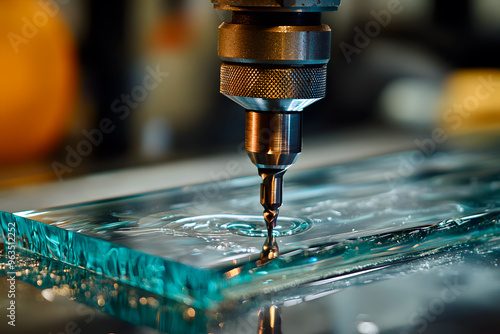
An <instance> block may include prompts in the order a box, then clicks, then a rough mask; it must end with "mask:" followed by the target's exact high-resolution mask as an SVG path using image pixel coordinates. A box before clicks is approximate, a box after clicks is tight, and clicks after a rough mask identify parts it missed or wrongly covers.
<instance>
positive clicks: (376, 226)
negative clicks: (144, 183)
mask: <svg viewBox="0 0 500 334" xmlns="http://www.w3.org/2000/svg"><path fill="white" fill-rule="evenodd" d="M498 156H499V155H498V154H497V153H496V152H476V153H463V152H461V153H460V152H450V153H436V154H434V155H433V156H431V157H428V158H426V159H424V158H423V154H422V153H421V152H418V151H414V152H404V153H400V154H393V155H388V156H382V157H376V158H371V159H366V160H362V161H357V162H353V163H349V164H344V165H339V166H330V167H325V168H321V169H316V170H310V171H306V172H300V173H290V174H289V175H287V178H286V183H285V193H284V194H285V195H284V201H285V202H284V206H283V208H282V210H281V214H280V220H279V221H278V228H277V241H278V245H279V248H280V251H281V255H280V257H279V258H278V259H276V260H273V261H271V262H269V263H267V264H264V265H262V264H261V263H259V261H258V260H259V255H260V252H261V249H262V245H263V243H264V238H263V237H262V235H263V231H264V230H265V226H264V221H263V219H261V218H260V216H259V215H258V214H259V213H260V212H261V211H262V208H261V207H260V205H259V199H258V191H259V187H258V184H259V182H260V180H259V179H258V178H257V177H250V178H243V179H237V180H232V181H221V182H218V183H211V184H205V185H198V186H190V187H185V188H181V189H173V190H167V191H163V192H156V193H151V194H141V195H138V196H132V197H128V198H121V199H112V200H106V201H100V202H95V203H86V204H81V205H75V206H70V207H62V208H55V209H47V210H40V211H27V212H21V213H17V214H15V215H11V214H8V213H2V214H1V220H2V230H3V237H4V241H6V240H7V233H6V231H7V230H8V228H9V223H10V224H12V223H14V224H15V227H16V228H15V233H16V241H17V243H18V246H19V247H20V248H22V249H25V250H28V251H31V252H35V253H38V254H41V255H43V256H44V257H48V258H50V259H51V261H52V262H54V263H61V265H62V264H63V263H65V264H70V265H72V266H76V267H79V268H80V269H78V270H79V271H81V274H82V275H90V276H92V275H97V276H98V277H102V278H103V279H111V280H113V282H115V283H118V284H125V285H126V286H130V287H133V288H137V289H140V290H141V291H145V292H147V293H151V294H154V295H155V296H159V298H160V297H161V298H164V297H165V298H168V299H170V300H174V301H176V302H179V303H181V304H182V305H190V306H193V307H194V308H196V309H201V310H209V311H213V310H222V309H226V310H229V309H232V308H234V305H239V303H241V302H243V301H245V302H247V306H246V307H247V308H250V306H251V305H256V304H255V303H257V304H258V301H259V300H262V299H263V298H272V299H273V301H274V302H276V303H284V302H286V301H288V300H291V299H295V298H298V296H303V295H309V294H311V293H313V294H318V293H322V292H324V291H327V290H328V289H329V288H327V286H328V284H326V285H324V284H315V283H314V282H321V281H323V280H325V279H330V278H332V277H334V278H335V277H337V278H339V279H344V278H345V277H347V276H348V275H354V274H356V273H366V272H368V271H371V270H374V271H375V272H377V271H378V269H379V268H385V267H387V266H389V267H391V268H393V267H394V266H396V265H401V263H403V262H405V261H407V260H412V259H417V258H420V257H424V256H429V255H432V254H439V253H442V252H445V251H446V252H451V251H455V250H457V249H461V248H464V247H475V246H477V245H481V244H484V243H485V242H493V241H495V240H496V239H497V238H498V237H499V236H500V225H499V224H498V218H499V216H500V212H499V211H498V210H499V209H500V158H499V157H498ZM52 262H51V263H52ZM68 268H74V267H71V266H70V267H68ZM51 284H52V283H51ZM113 284H114V283H113ZM83 293H84V295H85V292H83ZM91 296H92V298H94V297H95V296H94V295H93V293H91ZM248 302H249V303H248Z"/></svg>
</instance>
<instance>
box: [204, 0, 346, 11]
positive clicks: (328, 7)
mask: <svg viewBox="0 0 500 334" xmlns="http://www.w3.org/2000/svg"><path fill="white" fill-rule="evenodd" d="M212 3H213V4H214V7H215V8H216V9H223V10H248V8H252V10H258V8H259V7H260V8H262V9H263V10H266V11H269V10H273V9H274V10H282V11H310V12H324V11H335V10H337V9H338V7H339V6H340V0H212Z"/></svg>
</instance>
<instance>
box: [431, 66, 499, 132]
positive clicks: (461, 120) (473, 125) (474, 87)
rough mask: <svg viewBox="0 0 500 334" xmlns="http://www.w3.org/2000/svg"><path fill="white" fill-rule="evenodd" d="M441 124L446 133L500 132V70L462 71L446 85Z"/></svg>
mask: <svg viewBox="0 0 500 334" xmlns="http://www.w3.org/2000/svg"><path fill="white" fill-rule="evenodd" d="M439 119H440V123H441V127H442V128H443V130H444V131H445V132H446V134H448V135H450V136H462V135H472V134H479V133H482V134H491V133H492V132H493V133H494V132H497V133H498V132H499V131H500V70H498V69H483V70H462V71H457V72H455V73H454V74H452V75H451V76H450V77H449V78H448V80H447V82H446V83H445V91H444V98H443V102H442V108H441V117H440V118H439Z"/></svg>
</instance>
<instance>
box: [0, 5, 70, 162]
mask: <svg viewBox="0 0 500 334" xmlns="http://www.w3.org/2000/svg"><path fill="white" fill-rule="evenodd" d="M59 7H60V6H59V4H58V2H57V1H32V0H2V1H0V36H2V38H0V164H5V163H14V162H16V163H17V162H23V161H35V160H37V159H42V158H43V157H46V156H47V155H48V154H50V153H52V152H53V151H54V150H55V149H56V148H57V146H58V145H59V144H60V143H61V140H62V139H63V138H64V136H65V135H66V132H67V131H68V125H69V121H70V117H71V115H72V111H73V102H74V100H75V95H76V94H75V93H76V88H77V70H76V61H75V54H74V50H75V48H74V41H73V38H72V35H71V33H70V31H69V29H68V28H67V26H66V25H65V23H64V21H63V19H62V17H61V15H60V12H61V8H59Z"/></svg>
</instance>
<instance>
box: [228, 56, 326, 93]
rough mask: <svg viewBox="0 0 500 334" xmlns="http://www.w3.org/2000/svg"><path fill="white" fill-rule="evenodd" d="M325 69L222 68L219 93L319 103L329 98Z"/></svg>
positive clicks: (241, 66)
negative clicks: (327, 96)
mask: <svg viewBox="0 0 500 334" xmlns="http://www.w3.org/2000/svg"><path fill="white" fill-rule="evenodd" d="M326 75H327V70H326V66H321V67H289V68H268V67H258V66H245V65H234V64H226V63H224V64H222V66H221V86H220V92H221V93H222V94H225V95H229V96H241V97H254V98H263V99H320V98H323V97H325V94H326Z"/></svg>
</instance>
